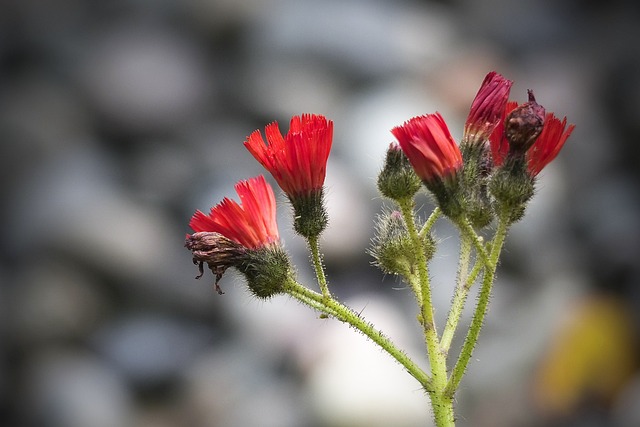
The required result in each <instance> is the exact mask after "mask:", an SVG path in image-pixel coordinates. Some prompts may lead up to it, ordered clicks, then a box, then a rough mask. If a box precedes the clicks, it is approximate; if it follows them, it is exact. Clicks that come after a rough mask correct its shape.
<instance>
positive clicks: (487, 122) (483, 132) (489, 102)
mask: <svg viewBox="0 0 640 427" xmlns="http://www.w3.org/2000/svg"><path fill="white" fill-rule="evenodd" d="M512 84H513V82H512V81H511V80H507V79H505V78H504V77H503V76H502V75H500V74H498V73H496V72H495V71H492V72H490V73H489V74H487V76H486V77H485V78H484V81H483V82H482V85H481V86H480V89H479V90H478V93H477V94H476V97H475V98H474V100H473V102H472V103H471V111H470V112H469V116H467V121H466V123H465V125H464V137H463V141H465V143H472V144H473V143H479V144H484V143H485V142H486V141H487V140H488V139H489V136H490V135H491V133H492V132H493V130H494V129H495V127H496V126H497V125H498V124H499V123H500V121H501V119H502V118H503V113H504V109H505V106H506V104H507V101H508V100H509V92H510V90H511V85H512Z"/></svg>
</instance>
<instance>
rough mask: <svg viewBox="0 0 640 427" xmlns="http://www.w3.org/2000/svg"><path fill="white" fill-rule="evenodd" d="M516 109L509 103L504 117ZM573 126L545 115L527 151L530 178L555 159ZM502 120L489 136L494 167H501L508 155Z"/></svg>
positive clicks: (552, 115) (515, 103) (552, 116)
mask: <svg viewBox="0 0 640 427" xmlns="http://www.w3.org/2000/svg"><path fill="white" fill-rule="evenodd" d="M517 107H518V103H517V102H515V101H510V102H509V103H508V104H507V107H506V108H505V112H504V117H505V118H506V116H508V115H509V114H510V113H511V112H512V111H513V110H515V109H516V108H517ZM574 128H575V125H573V124H571V125H569V126H568V127H567V118H566V117H564V118H563V119H562V121H560V119H558V118H557V117H556V116H555V115H554V114H553V113H546V115H545V119H544V127H543V128H542V132H541V133H540V135H539V136H538V138H537V139H536V141H535V142H534V143H533V145H532V146H531V148H529V150H527V154H526V156H527V170H528V171H529V174H530V175H531V176H537V175H538V174H539V173H540V171H542V169H544V167H545V166H547V165H548V164H549V163H550V162H551V161H552V160H553V159H555V158H556V156H557V155H558V153H559V152H560V150H561V149H562V147H563V146H564V143H565V142H566V141H567V139H568V138H569V136H570V135H571V133H572V132H573V129H574ZM504 129H505V123H504V119H503V120H502V121H501V122H500V124H499V125H498V126H496V128H495V130H494V131H493V133H492V134H491V138H490V142H491V156H492V157H493V163H494V165H495V166H496V167H498V166H501V165H502V164H503V163H504V161H505V159H506V158H507V156H508V155H509V142H508V140H507V137H506V135H505V132H504Z"/></svg>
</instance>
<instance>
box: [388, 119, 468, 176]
mask: <svg viewBox="0 0 640 427" xmlns="http://www.w3.org/2000/svg"><path fill="white" fill-rule="evenodd" d="M391 133H393V135H394V136H395V137H396V138H397V140H398V142H399V143H400V147H401V148H402V151H404V153H405V154H406V155H407V157H408V158H409V161H410V162H411V166H413V169H414V170H415V171H416V174H417V175H418V176H419V177H420V179H421V180H422V181H424V182H425V183H435V182H437V181H442V180H445V179H447V178H450V177H452V176H454V175H455V174H456V173H457V172H458V171H459V170H460V168H461V167H462V154H461V153H460V149H459V148H458V146H457V145H456V142H455V141H454V139H453V137H452V136H451V133H450V132H449V129H448V128H447V124H446V123H445V122H444V119H443V118H442V116H441V115H440V113H435V114H427V115H424V116H419V117H414V118H412V119H410V120H408V121H407V122H405V123H404V124H403V125H402V126H398V127H395V128H393V129H392V130H391Z"/></svg>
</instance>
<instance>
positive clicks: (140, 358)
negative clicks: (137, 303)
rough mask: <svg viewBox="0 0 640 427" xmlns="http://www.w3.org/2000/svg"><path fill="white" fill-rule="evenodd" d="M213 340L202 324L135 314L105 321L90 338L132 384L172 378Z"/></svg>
mask: <svg viewBox="0 0 640 427" xmlns="http://www.w3.org/2000/svg"><path fill="white" fill-rule="evenodd" d="M213 339H214V334H213V332H212V331H211V330H209V329H207V328H205V327H204V325H199V324H194V323H190V322H188V321H185V320H181V319H175V318H172V317H169V316H163V315H161V314H147V315H143V314H139V315H134V316H131V317H124V318H121V319H116V320H114V321H113V322H111V323H109V324H106V325H105V326H104V327H103V328H102V329H101V330H100V331H98V332H97V333H96V334H95V335H94V336H93V337H92V339H91V341H92V342H93V344H94V346H95V347H96V349H97V350H98V351H99V352H100V353H101V354H102V355H103V356H104V357H105V358H106V359H108V360H110V361H111V362H112V363H113V364H114V365H115V366H116V367H117V368H118V369H119V371H120V372H122V373H123V374H124V375H125V376H126V378H128V379H129V380H130V381H132V382H133V384H136V385H138V386H143V387H144V386H147V387H148V386H152V387H153V386H156V385H159V384H163V383H166V382H167V381H171V380H174V379H176V377H177V376H178V375H180V372H181V371H182V370H183V369H185V367H186V366H189V364H190V363H191V362H192V361H193V360H194V358H195V357H196V355H197V354H198V351H199V350H201V349H202V348H204V347H205V346H206V345H208V344H210V343H211V342H212V340H213Z"/></svg>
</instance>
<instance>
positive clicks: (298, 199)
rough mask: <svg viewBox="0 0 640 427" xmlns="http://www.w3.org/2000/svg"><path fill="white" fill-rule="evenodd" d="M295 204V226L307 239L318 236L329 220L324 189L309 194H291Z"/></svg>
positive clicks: (290, 197)
mask: <svg viewBox="0 0 640 427" xmlns="http://www.w3.org/2000/svg"><path fill="white" fill-rule="evenodd" d="M289 201H290V202H291V205H292V206H293V228H294V230H295V231H296V233H298V234H299V235H301V236H302V237H304V238H306V239H312V238H317V237H318V236H319V235H320V234H321V233H322V232H323V231H324V229H325V228H327V224H328V222H329V218H328V215H327V211H326V209H325V207H324V189H322V188H320V189H319V190H313V191H311V192H310V193H309V194H305V195H296V196H289Z"/></svg>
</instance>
